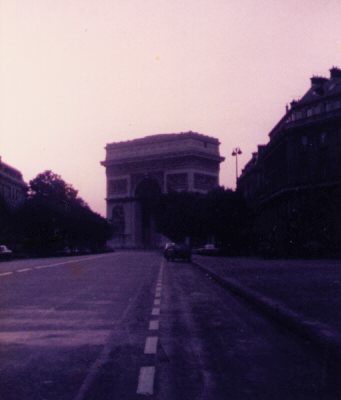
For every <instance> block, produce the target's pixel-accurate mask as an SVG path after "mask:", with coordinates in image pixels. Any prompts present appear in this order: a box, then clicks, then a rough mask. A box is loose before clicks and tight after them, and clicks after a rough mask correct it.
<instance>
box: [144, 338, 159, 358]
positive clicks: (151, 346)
mask: <svg viewBox="0 0 341 400" xmlns="http://www.w3.org/2000/svg"><path fill="white" fill-rule="evenodd" d="M158 340H159V338H158V337H157V336H149V337H147V339H146V344H145V345H144V354H156V350H157V342H158Z"/></svg>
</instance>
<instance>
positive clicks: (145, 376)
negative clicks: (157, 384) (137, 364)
mask: <svg viewBox="0 0 341 400" xmlns="http://www.w3.org/2000/svg"><path fill="white" fill-rule="evenodd" d="M154 377H155V367H141V368H140V375H139V383H138V386H137V391H136V393H137V394H143V395H152V394H153V393H154Z"/></svg>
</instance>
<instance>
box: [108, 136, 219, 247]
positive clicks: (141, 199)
mask: <svg viewBox="0 0 341 400" xmlns="http://www.w3.org/2000/svg"><path fill="white" fill-rule="evenodd" d="M219 144H220V143H219V141H218V140H217V139H215V138H212V137H210V136H206V135H202V134H199V133H195V132H185V133H171V134H158V135H152V136H147V137H145V138H141V139H135V140H130V141H125V142H118V143H111V144H108V145H107V146H106V159H105V161H103V162H102V163H101V164H102V165H103V166H104V167H105V169H106V179H107V197H106V202H107V218H108V220H109V221H110V222H111V223H112V225H113V229H114V245H115V246H117V247H155V246H157V244H158V241H159V234H158V233H157V231H156V227H155V221H154V218H153V204H155V202H156V201H157V199H158V197H159V196H160V194H161V193H167V192H172V191H197V192H202V193H206V192H208V191H209V190H211V189H213V188H215V187H217V186H218V185H219V166H220V163H221V162H222V161H223V158H222V157H221V156H220V154H219Z"/></svg>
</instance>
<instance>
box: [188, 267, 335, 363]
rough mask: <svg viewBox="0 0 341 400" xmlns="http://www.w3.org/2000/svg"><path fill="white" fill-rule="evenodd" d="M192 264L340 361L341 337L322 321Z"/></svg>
mask: <svg viewBox="0 0 341 400" xmlns="http://www.w3.org/2000/svg"><path fill="white" fill-rule="evenodd" d="M192 264H193V265H194V266H196V267H197V268H198V269H199V270H201V271H202V272H204V273H205V274H206V275H207V276H209V277H210V278H211V279H213V280H214V281H215V282H217V283H218V284H219V285H220V286H221V287H223V288H225V289H228V290H229V291H231V292H232V293H234V294H236V295H238V296H239V297H241V298H242V299H243V300H245V301H246V302H247V303H249V304H251V305H252V306H254V307H256V308H257V309H258V310H259V311H261V312H263V313H264V314H266V315H267V316H269V317H270V318H271V319H273V320H274V321H275V322H277V323H279V324H281V325H284V326H285V327H286V328H288V329H290V330H291V331H293V332H294V333H297V334H298V335H300V336H301V337H303V338H305V339H309V340H311V341H312V342H313V343H314V344H316V345H317V346H318V348H319V350H320V351H321V352H322V354H323V356H324V357H326V358H329V357H330V356H331V355H332V356H333V358H334V357H335V358H336V360H338V361H339V362H341V337H340V336H338V335H335V334H334V333H333V332H331V331H330V328H329V327H328V326H327V325H324V324H322V323H319V322H316V321H313V320H308V319H304V318H303V317H302V315H300V314H298V313H296V312H295V311H293V310H290V309H289V308H287V307H285V306H284V305H283V304H281V303H280V302H277V301H274V300H272V299H270V298H268V297H266V296H263V295H261V294H260V293H259V292H256V291H254V290H252V289H249V288H246V287H245V286H242V285H241V284H239V283H238V282H237V281H235V280H234V279H229V278H222V277H221V276H220V275H218V274H216V273H215V272H212V271H211V270H210V269H209V268H206V267H204V266H203V265H202V264H200V263H198V262H197V261H193V262H192Z"/></svg>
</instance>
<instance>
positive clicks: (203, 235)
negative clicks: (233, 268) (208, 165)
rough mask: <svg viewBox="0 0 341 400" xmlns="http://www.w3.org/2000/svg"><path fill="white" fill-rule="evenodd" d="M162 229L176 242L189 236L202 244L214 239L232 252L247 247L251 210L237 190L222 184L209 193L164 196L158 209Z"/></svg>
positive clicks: (246, 248) (243, 250) (175, 193)
mask: <svg viewBox="0 0 341 400" xmlns="http://www.w3.org/2000/svg"><path fill="white" fill-rule="evenodd" d="M157 216H158V218H157V222H158V227H159V230H160V231H161V232H162V233H163V234H164V235H166V236H167V237H169V238H170V239H172V240H174V241H181V240H184V238H185V237H190V238H191V241H192V243H194V244H203V243H205V242H206V241H207V240H209V239H210V240H211V239H212V238H214V240H215V242H216V243H217V244H219V246H221V247H222V248H223V249H224V250H225V251H226V252H227V253H229V254H240V253H245V252H246V251H247V250H248V247H249V244H248V232H249V229H248V226H249V223H250V218H249V212H248V210H247V207H246V205H245V202H244V200H243V199H242V198H241V197H240V195H239V194H238V193H236V192H233V191H232V190H229V189H224V188H222V187H220V188H217V189H214V190H212V191H211V192H209V193H206V194H201V193H193V192H192V193H191V192H172V193H167V194H164V195H162V197H161V201H160V204H159V210H158V212H157Z"/></svg>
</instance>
